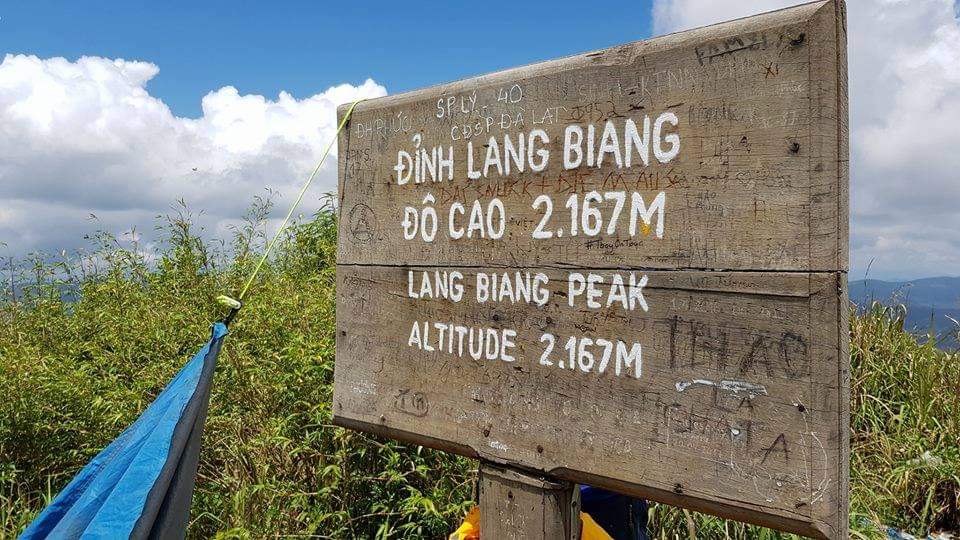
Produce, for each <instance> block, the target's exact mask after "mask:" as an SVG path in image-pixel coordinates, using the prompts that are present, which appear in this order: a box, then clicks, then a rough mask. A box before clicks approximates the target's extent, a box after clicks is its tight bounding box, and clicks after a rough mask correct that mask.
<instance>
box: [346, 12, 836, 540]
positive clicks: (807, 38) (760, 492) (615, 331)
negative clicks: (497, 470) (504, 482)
mask: <svg viewBox="0 0 960 540" xmlns="http://www.w3.org/2000/svg"><path fill="white" fill-rule="evenodd" d="M840 13H841V11H840V10H838V9H837V8H836V6H835V4H833V3H832V2H820V3H815V4H809V5H804V6H799V7H797V8H792V9H788V10H783V11H780V12H776V13H773V14H768V15H764V16H760V17H757V18H749V19H744V20H741V21H736V22H732V23H728V24H725V25H721V26H718V27H711V28H708V29H699V30H694V31H690V32H685V33H680V34H674V35H671V36H666V37H664V38H658V39H655V40H651V41H649V42H644V43H637V44H630V45H624V46H621V47H615V48H613V49H609V50H606V51H599V52H596V53H589V54H584V55H580V56H576V57H571V58H568V59H564V60H559V61H556V62H550V63H546V64H542V65H535V66H529V67H527V68H521V69H518V70H511V71H509V72H504V73H499V74H493V75H487V76H484V77H480V78H477V79H470V80H466V81H461V82H458V83H453V84H450V85H444V86H440V87H435V88H429V89H425V90H421V91H417V92H413V93H410V94H404V95H400V96H392V97H387V98H382V99H379V100H374V101H371V102H365V103H361V104H360V105H359V106H358V107H357V108H356V110H355V112H354V113H353V116H352V118H351V119H350V123H349V124H348V129H347V130H345V132H344V134H343V135H342V136H341V139H340V155H339V162H340V208H339V209H340V231H339V242H338V268H337V277H338V292H337V296H338V305H337V326H338V331H337V367H336V373H335V380H336V384H335V399H334V402H335V403H334V415H335V421H337V422H339V423H342V424H344V425H348V426H351V427H355V428H360V429H366V430H370V431H373V432H376V433H380V434H384V435H388V436H393V437H397V438H401V439H405V440H409V441H413V442H417V443H420V444H428V445H431V446H436V447H440V448H445V449H450V450H454V451H457V452H462V453H465V454H467V455H471V456H479V457H482V458H484V459H488V460H493V461H497V462H501V463H509V464H517V465H521V466H523V467H527V468H532V469H538V470H542V471H545V472H550V473H553V474H557V475H561V476H564V477H565V478H568V479H571V480H574V481H589V482H591V483H595V484H598V485H604V486H607V487H610V488H612V489H617V490H621V491H627V492H629V493H633V494H636V495H643V496H647V497H651V498H655V499H658V500H662V501H665V502H669V503H672V504H680V505H683V506H687V507H691V508H697V509H701V510H705V511H709V512H714V513H718V514H721V515H733V516H737V517H738V518H741V519H748V520H751V521H754V522H757V523H762V524H767V525H771V526H775V527H777V528H781V529H785V530H791V531H795V532H801V533H803V534H807V535H810V536H817V537H839V536H842V535H843V531H844V530H845V526H846V525H845V524H844V519H845V518H843V517H842V513H843V510H842V507H843V506H844V504H845V501H846V494H845V489H846V482H847V480H846V478H847V473H846V472H845V466H846V460H847V455H846V452H847V448H846V444H847V443H846V429H847V428H846V422H847V420H846V419H847V416H846V415H848V410H847V408H846V405H845V400H846V398H847V393H848V388H847V384H848V383H847V382H846V375H845V373H846V369H847V368H846V363H845V362H846V354H845V351H846V349H845V347H846V345H845V341H844V339H845V333H844V332H842V331H841V324H842V314H843V309H844V308H843V307H842V306H844V305H845V304H844V301H845V295H846V291H845V289H844V287H845V276H844V272H845V265H846V249H847V248H846V238H845V231H846V229H845V222H846V212H847V210H846V190H847V185H846V176H845V168H843V167H842V166H841V165H842V162H843V159H844V156H845V146H844V145H845V134H846V131H845V127H844V126H845V124H843V123H840V122H839V121H838V120H837V119H838V118H840V117H841V115H842V114H843V113H844V111H845V106H846V101H845V95H844V94H843V93H842V91H841V84H840V81H839V78H840V77H841V74H842V73H843V70H844V69H845V68H844V67H843V64H842V59H843V58H844V56H843V54H842V51H843V47H844V43H843V42H842V40H841V39H840V37H839V36H840V33H839V32H840V31H841V29H842V16H841V15H840ZM838 21H841V22H838Z"/></svg>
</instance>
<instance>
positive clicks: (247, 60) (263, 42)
mask: <svg viewBox="0 0 960 540" xmlns="http://www.w3.org/2000/svg"><path fill="white" fill-rule="evenodd" d="M335 6H336V7H335V8H334V7H332V6H331V5H329V4H327V3H322V2H306V1H296V2H269V3H268V2H249V1H237V0H232V1H222V0H217V1H209V2H208V1H204V2H183V1H175V2H145V1H136V2H128V1H124V2H62V1H61V2H50V1H46V0H34V1H29V2H26V1H25V2H8V3H6V5H4V6H3V7H0V18H2V19H0V51H3V52H4V53H26V54H34V55H37V56H40V57H41V58H47V57H54V56H63V57H66V58H67V59H71V60H73V59H76V58H77V57H79V56H82V55H90V56H104V57H108V58H124V59H128V60H147V61H150V62H152V63H154V64H157V65H158V66H159V67H160V74H159V75H158V76H157V77H155V78H154V79H152V80H151V81H150V83H149V85H148V89H149V91H150V93H151V94H152V95H154V96H156V97H158V98H160V99H162V100H163V101H165V102H166V103H167V104H168V105H169V106H170V108H171V109H172V110H173V112H174V114H176V115H178V116H190V117H196V116H199V115H200V112H201V111H200V98H201V97H202V96H203V95H204V94H206V93H207V92H210V91H213V90H216V89H218V88H220V87H222V86H224V85H232V86H235V87H236V88H237V89H238V90H239V91H240V93H241V94H260V95H264V96H266V97H275V96H276V95H277V94H278V92H280V91H281V90H286V91H288V92H290V93H292V94H293V95H294V96H296V97H304V96H310V95H313V94H315V93H317V92H320V91H322V90H324V89H326V88H327V87H329V86H332V85H335V84H340V83H343V82H350V83H354V84H357V83H360V82H362V81H363V80H365V79H366V78H368V77H370V78H373V79H374V80H376V81H377V82H378V83H380V84H382V85H384V86H386V88H387V90H388V91H389V92H391V93H396V92H402V91H405V90H410V89H414V88H419V87H423V86H429V85H431V84H436V83H441V82H446V81H450V80H455V79H459V78H463V77H467V76H470V75H476V74H481V73H486V72H489V71H496V70H498V69H503V68H507V67H513V66H516V65H521V64H526V63H530V62H535V61H538V60H546V59H550V58H555V57H558V56H564V55H568V54H573V53H577V52H583V51H587V50H592V49H598V48H603V47H607V46H610V45H616V44H619V43H623V42H627V41H635V40H638V39H643V38H645V37H648V36H649V35H650V32H651V4H650V0H642V1H634V2H629V1H612V2H611V1H605V2H604V8H603V9H592V8H591V7H590V4H589V3H584V2H575V1H569V0H563V1H556V2H549V3H539V4H538V3H532V2H511V1H504V0H496V1H485V2H482V3H475V2H443V1H424V2H420V1H418V2H416V3H405V4H401V3H394V2H362V1H355V2H337V3H336V4H335Z"/></svg>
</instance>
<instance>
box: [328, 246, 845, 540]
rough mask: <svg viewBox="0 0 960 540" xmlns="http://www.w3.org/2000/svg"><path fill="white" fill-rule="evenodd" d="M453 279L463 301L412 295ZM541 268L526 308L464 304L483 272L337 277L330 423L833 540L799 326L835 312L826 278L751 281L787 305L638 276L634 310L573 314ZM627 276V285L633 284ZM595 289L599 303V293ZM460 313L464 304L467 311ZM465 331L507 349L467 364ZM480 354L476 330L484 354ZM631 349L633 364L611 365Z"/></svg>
mask: <svg viewBox="0 0 960 540" xmlns="http://www.w3.org/2000/svg"><path fill="white" fill-rule="evenodd" d="M452 271H458V272H460V273H462V275H463V278H462V279H461V280H454V284H452V285H451V287H450V288H451V289H453V290H458V286H459V285H462V286H463V292H462V296H459V295H454V297H453V298H448V299H442V298H439V299H438V298H430V299H425V298H411V295H412V294H413V295H420V294H421V290H425V289H421V285H422V278H423V275H424V273H426V275H427V276H429V277H430V278H434V277H436V275H437V272H440V275H441V277H442V275H443V272H448V274H447V275H448V276H449V275H450V274H449V272H452ZM505 272H506V273H507V274H508V275H510V274H512V275H513V277H514V278H515V276H516V272H517V271H516V270H510V271H505V270H503V269H499V273H500V274H501V275H502V274H503V273H505ZM525 272H526V270H524V271H521V279H525V277H524V276H525ZM531 272H534V273H535V272H537V270H531ZM540 272H541V273H542V275H544V276H546V277H547V279H548V282H547V283H546V285H545V286H544V288H543V289H541V290H536V289H535V287H532V288H533V289H534V292H533V293H532V294H531V298H535V297H536V295H538V294H540V298H544V297H547V298H546V300H545V301H544V302H543V303H542V305H536V303H535V302H534V303H531V304H527V303H513V302H511V301H509V300H504V301H500V302H495V303H490V304H487V303H484V304H479V305H477V304H476V302H475V299H476V298H477V290H478V287H477V285H476V284H477V276H478V274H482V275H484V276H489V275H492V274H494V273H497V269H490V268H484V269H465V268H462V269H444V270H438V269H436V268H434V267H411V268H404V267H367V266H349V265H341V266H340V267H339V269H338V306H337V316H338V326H339V328H340V330H339V332H338V338H337V339H338V341H337V350H338V357H337V368H336V388H337V389H338V391H337V394H336V396H335V400H334V401H335V405H334V411H335V414H336V416H337V421H338V422H344V421H346V423H347V424H348V425H350V426H351V427H360V428H362V429H366V430H369V431H374V432H379V433H383V434H387V435H390V436H394V437H398V438H402V439H407V440H412V441H416V442H418V443H421V444H428V445H436V446H441V447H443V448H445V449H450V450H454V451H458V452H460V453H464V454H467V455H472V456H478V457H482V458H484V459H487V460H491V461H496V462H500V463H515V464H523V465H524V466H527V467H532V468H535V469H537V470H541V471H544V472H547V473H551V474H554V475H557V476H560V477H563V478H568V479H570V480H573V481H581V482H584V483H587V482H589V483H592V484H595V485H605V486H608V487H611V488H615V489H621V490H624V489H626V490H628V491H630V492H632V493H635V494H638V495H644V496H648V497H651V498H653V499H656V500H662V501H664V502H671V503H677V502H682V503H683V505H684V506H688V507H692V508H702V509H706V510H709V511H713V512H716V513H719V514H721V515H729V516H732V517H737V518H739V519H745V520H748V521H753V522H759V523H765V524H770V525H778V526H780V527H783V528H791V529H793V530H798V531H800V532H803V533H805V534H810V535H812V536H830V537H835V535H832V534H829V532H818V530H820V529H818V527H822V528H823V530H824V531H829V529H827V526H828V525H827V524H826V523H821V520H822V519H826V518H825V517H824V516H828V517H830V518H831V519H833V520H834V521H835V519H836V502H837V499H836V497H837V496H838V495H837V487H838V486H837V484H836V483H837V481H838V479H837V477H836V474H837V472H838V467H839V465H838V464H837V462H836V459H837V458H836V456H838V455H839V453H840V451H839V444H840V443H841V442H842V441H841V439H842V438H843V437H842V436H841V432H840V431H839V428H840V426H839V423H838V420H837V418H838V411H837V407H838V406H839V400H838V399H837V395H838V388H839V387H840V386H841V384H842V383H841V382H840V381H839V380H838V377H839V376H840V373H839V372H838V369H837V366H838V364H839V362H838V358H837V354H838V349H837V327H836V324H834V325H833V327H832V329H830V328H827V327H823V325H821V327H822V330H818V329H816V328H814V326H813V325H812V324H811V322H812V321H811V318H812V317H816V318H817V319H818V322H819V320H821V319H830V318H831V316H832V317H836V314H837V309H838V307H837V290H836V288H837V282H836V278H835V277H833V275H832V274H826V275H821V274H799V275H798V274H771V273H764V274H763V275H753V276H750V280H751V281H757V282H760V283H762V284H763V286H761V287H758V290H760V291H770V290H776V289H778V288H782V289H784V290H788V291H790V292H791V293H792V294H794V295H790V294H784V295H774V294H769V293H767V292H760V293H743V292H724V291H723V288H724V287H729V288H731V289H733V290H736V289H738V288H739V287H738V283H739V282H740V281H743V280H744V279H743V278H742V277H741V276H738V275H736V273H734V274H731V273H714V274H712V275H705V276H699V279H700V281H704V280H709V279H713V280H715V281H714V282H715V283H716V284H715V285H714V287H713V289H714V290H702V291H700V290H693V289H686V288H682V286H683V285H686V283H682V284H681V288H673V285H672V282H673V283H675V282H676V280H674V279H671V278H673V277H674V274H676V272H650V273H649V274H647V280H648V281H647V285H646V286H645V287H644V288H643V289H642V293H643V301H644V302H645V303H646V305H647V307H648V310H646V311H645V310H644V309H643V308H642V307H641V306H640V304H639V301H638V302H637V304H636V305H635V306H634V309H633V310H625V309H623V308H622V304H615V305H611V306H610V307H602V308H599V309H591V308H589V307H587V305H586V299H585V296H577V297H576V298H575V299H574V306H573V307H571V306H570V298H571V295H570V288H569V287H570V281H569V280H570V271H564V270H556V269H540ZM580 272H581V271H580V270H578V271H576V272H573V273H574V274H578V273H580ZM596 273H597V274H598V275H600V276H602V277H603V279H604V282H603V283H605V284H609V283H611V282H613V276H614V275H615V274H618V275H621V276H622V278H623V280H624V282H626V283H629V282H630V277H629V275H628V274H629V272H626V273H623V272H617V271H597V272H596ZM634 278H635V281H637V282H639V281H640V280H641V279H642V275H641V274H639V273H634ZM661 278H664V279H661ZM481 279H484V278H481ZM798 281H804V282H806V283H807V285H808V287H809V290H810V291H811V292H810V294H809V295H803V296H799V295H796V293H798V292H800V290H801V289H800V286H799V285H798V283H797V282H798ZM481 289H482V287H481ZM601 289H602V290H603V291H604V293H603V294H602V295H601V296H600V298H599V301H600V302H601V303H603V304H604V306H605V302H606V299H607V292H606V291H607V289H609V287H601ZM411 291H412V292H411ZM545 291H549V294H547V293H546V292H545ZM458 297H459V302H457V301H454V300H455V299H456V298H458ZM462 303H473V304H474V305H476V306H477V307H476V309H470V310H465V309H464V308H463V307H462V305H461V304H462ZM831 314H832V315H831ZM434 323H441V324H450V323H452V324H454V325H458V326H463V327H465V328H469V329H470V330H464V331H463V333H462V335H463V338H462V339H461V337H460V336H461V334H460V333H459V332H461V330H459V329H457V330H455V331H453V332H451V331H450V330H444V335H443V336H441V335H440V334H439V332H440V331H441V330H440V329H439V327H436V326H434ZM414 324H417V325H418V330H417V331H414V330H413V325H414ZM425 324H426V326H427V327H428V328H429V329H426V328H424V325H425ZM479 329H483V330H482V331H483V332H485V333H489V332H494V334H496V335H498V338H497V339H498V343H500V344H502V343H503V340H504V337H506V339H507V341H508V342H509V343H511V344H512V346H510V347H506V348H505V350H501V349H500V348H499V347H498V346H493V347H492V348H487V347H485V348H484V350H483V351H482V352H480V351H479V349H480V348H481V347H480V338H479V337H477V336H479V332H480V330H479ZM505 331H507V332H509V334H505V333H504V332H505ZM825 334H832V335H830V336H827V335H825ZM547 335H550V336H552V339H551V338H547V337H545V336H547ZM412 336H413V337H412ZM471 336H473V338H474V339H473V341H471ZM571 337H572V338H574V339H575V340H576V343H575V346H574V347H573V348H574V350H575V351H579V349H580V348H581V345H580V344H581V343H583V341H582V340H583V338H589V339H593V340H594V341H596V340H599V339H608V340H610V341H612V342H613V343H614V344H615V345H613V346H612V349H613V350H612V352H611V355H610V357H609V358H608V362H607V363H606V366H605V367H603V368H601V357H602V355H603V352H604V348H605V346H597V345H594V344H587V345H586V346H585V347H584V348H585V349H586V350H587V351H588V352H590V353H592V354H593V355H594V359H593V361H592V362H591V361H590V360H589V359H581V358H577V362H576V363H575V366H574V367H573V368H571V367H569V365H568V364H569V356H567V351H566V350H565V348H564V345H565V344H566V343H567V342H568V340H569V339H570V338H571ZM831 339H832V341H831ZM491 342H492V339H490V338H489V335H488V334H485V337H484V343H485V344H486V343H491ZM619 343H623V346H622V349H621V348H620V347H619V346H618V344H619ZM551 344H552V345H553V346H552V349H551V350H550V351H548V354H547V355H546V356H543V355H544V352H545V350H546V349H547V348H549V347H550V345H551ZM634 344H639V347H640V350H639V351H638V352H640V354H639V355H637V356H635V357H634V358H631V362H630V365H627V362H626V361H625V358H624V357H625V356H626V353H627V352H629V351H630V350H631V349H632V347H633V346H634ZM471 345H472V346H473V349H471ZM431 348H432V349H433V350H428V349H431ZM618 350H619V351H620V352H621V355H620V356H621V358H620V361H619V362H618V359H617V351H618ZM474 353H477V354H479V358H477V357H476V354H474ZM504 353H505V354H504ZM505 356H508V357H511V358H513V361H505V360H504V357H505ZM575 356H576V355H575ZM547 363H549V364H550V365H546V364H547ZM561 365H563V366H564V367H560V366H561ZM601 370H602V372H601ZM435 441H454V442H456V443H457V445H456V446H452V447H451V446H449V445H443V444H439V445H438V444H436V443H435ZM825 460H826V461H825ZM638 486H642V487H638ZM648 488H649V489H648ZM828 492H829V493H833V495H832V496H828ZM666 493H673V494H674V495H671V496H667V497H664V494H666ZM771 516H773V517H771ZM829 526H831V527H832V526H835V523H830V524H829Z"/></svg>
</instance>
